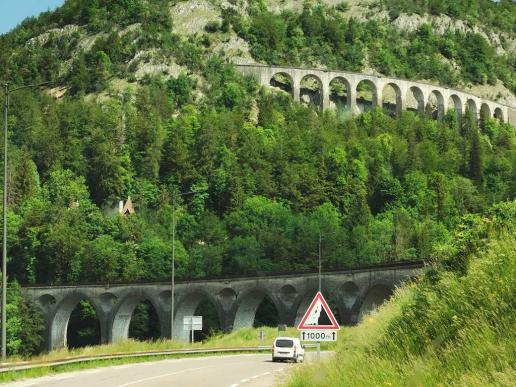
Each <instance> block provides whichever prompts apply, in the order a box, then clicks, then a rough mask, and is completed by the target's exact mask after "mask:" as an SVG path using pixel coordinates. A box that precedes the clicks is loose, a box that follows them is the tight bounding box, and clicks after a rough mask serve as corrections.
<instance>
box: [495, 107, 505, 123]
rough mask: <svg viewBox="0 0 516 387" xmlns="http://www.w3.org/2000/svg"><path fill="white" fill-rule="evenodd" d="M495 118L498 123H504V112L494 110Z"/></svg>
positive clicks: (497, 109)
mask: <svg viewBox="0 0 516 387" xmlns="http://www.w3.org/2000/svg"><path fill="white" fill-rule="evenodd" d="M493 117H494V118H496V119H497V120H498V121H500V122H503V111H502V109H500V108H499V107H497V108H496V109H495V110H494V113H493Z"/></svg>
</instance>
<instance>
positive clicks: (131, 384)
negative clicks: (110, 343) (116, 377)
mask: <svg viewBox="0 0 516 387" xmlns="http://www.w3.org/2000/svg"><path fill="white" fill-rule="evenodd" d="M213 367H215V366H205V367H197V368H187V369H186V370H181V371H176V372H171V373H169V374H163V375H158V376H152V377H150V378H145V379H140V380H135V381H133V382H129V383H125V384H120V385H119V386H118V387H127V386H133V385H135V384H140V383H143V382H148V381H149V380H155V379H160V378H166V377H167V376H174V375H179V374H184V373H186V372H192V371H199V370H202V369H205V368H213Z"/></svg>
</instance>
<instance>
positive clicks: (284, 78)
mask: <svg viewBox="0 0 516 387" xmlns="http://www.w3.org/2000/svg"><path fill="white" fill-rule="evenodd" d="M269 86H271V87H276V88H278V89H280V90H283V91H284V92H285V93H288V94H290V95H292V96H293V94H294V80H293V79H292V76H291V75H290V74H288V73H286V72H282V71H280V72H277V73H275V74H274V75H273V76H272V77H271V79H270V80H269Z"/></svg>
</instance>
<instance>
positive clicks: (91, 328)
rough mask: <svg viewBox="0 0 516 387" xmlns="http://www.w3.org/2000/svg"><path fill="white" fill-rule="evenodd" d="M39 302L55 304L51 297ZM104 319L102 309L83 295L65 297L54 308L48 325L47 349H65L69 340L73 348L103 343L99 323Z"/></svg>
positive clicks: (101, 329) (101, 326)
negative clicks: (54, 310) (53, 313)
mask: <svg viewBox="0 0 516 387" xmlns="http://www.w3.org/2000/svg"><path fill="white" fill-rule="evenodd" d="M41 301H43V302H45V301H49V302H51V303H55V301H54V299H53V297H52V298H49V297H45V298H43V299H42V300H40V302H41ZM81 301H82V302H81ZM72 313H73V320H71V316H72ZM104 319H105V316H104V315H103V314H102V309H101V308H100V307H99V306H98V305H97V304H95V303H94V302H92V301H90V300H89V299H88V297H86V296H85V295H82V294H80V293H75V294H74V295H72V296H70V297H66V298H65V299H64V300H62V301H61V302H60V303H59V305H57V306H56V314H55V315H54V318H53V319H52V321H51V323H50V337H49V341H48V345H49V349H58V348H62V347H65V346H67V345H69V344H68V343H69V341H70V340H71V343H70V345H72V346H75V347H77V346H81V345H91V344H98V343H101V342H105V337H106V335H105V334H106V332H104V329H105V326H104V324H102V323H101V321H104ZM97 332H98V333H99V334H98V335H97Z"/></svg>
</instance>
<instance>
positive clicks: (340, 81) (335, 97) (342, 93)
mask: <svg viewBox="0 0 516 387" xmlns="http://www.w3.org/2000/svg"><path fill="white" fill-rule="evenodd" d="M329 87H330V90H329V95H330V104H332V106H331V107H334V108H336V109H337V111H350V110H351V84H350V83H349V81H348V80H347V79H346V78H344V77H335V78H333V79H332V80H331V81H330V84H329Z"/></svg>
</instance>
